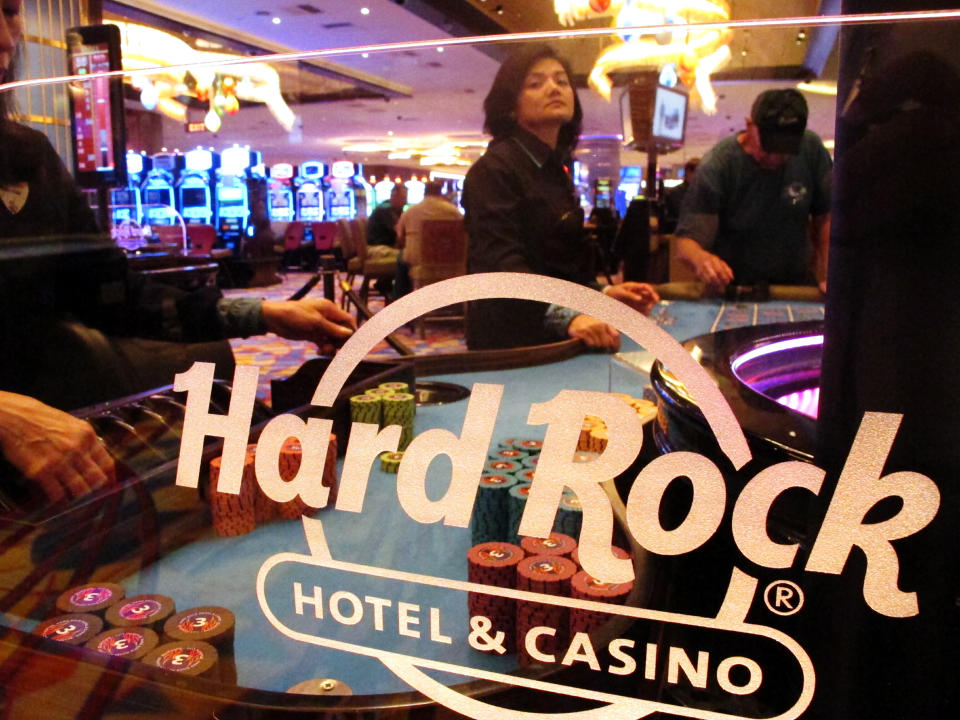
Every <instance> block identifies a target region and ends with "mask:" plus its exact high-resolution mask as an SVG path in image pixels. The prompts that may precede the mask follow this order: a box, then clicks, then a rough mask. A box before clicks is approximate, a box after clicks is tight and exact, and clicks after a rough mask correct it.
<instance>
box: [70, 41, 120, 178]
mask: <svg viewBox="0 0 960 720" xmlns="http://www.w3.org/2000/svg"><path fill="white" fill-rule="evenodd" d="M70 50H71V52H70V72H71V73H72V74H74V75H89V74H91V73H98V72H108V71H109V70H111V67H110V47H109V45H108V44H107V43H99V44H96V45H82V44H76V45H71V46H70ZM70 95H71V97H72V99H73V134H74V143H75V145H74V147H75V151H76V163H77V170H78V172H94V173H96V172H105V171H106V172H112V171H114V170H115V169H116V166H117V163H116V157H115V156H114V142H113V140H114V138H113V123H112V118H111V114H110V110H111V106H110V79H109V78H96V79H94V80H86V81H75V82H72V83H71V84H70Z"/></svg>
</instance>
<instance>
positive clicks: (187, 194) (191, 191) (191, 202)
mask: <svg viewBox="0 0 960 720" xmlns="http://www.w3.org/2000/svg"><path fill="white" fill-rule="evenodd" d="M208 202H209V197H208V192H207V189H206V188H202V187H196V188H192V187H185V188H180V203H181V204H182V205H183V206H184V207H188V206H189V207H198V206H203V207H206V205H207V203H208Z"/></svg>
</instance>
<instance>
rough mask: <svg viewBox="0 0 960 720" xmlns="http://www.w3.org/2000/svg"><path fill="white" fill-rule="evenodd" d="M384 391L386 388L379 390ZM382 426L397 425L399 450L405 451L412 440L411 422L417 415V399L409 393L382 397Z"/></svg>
mask: <svg viewBox="0 0 960 720" xmlns="http://www.w3.org/2000/svg"><path fill="white" fill-rule="evenodd" d="M380 389H381V390H386V388H380ZM382 401H383V426H384V427H386V426H388V425H399V426H400V427H401V431H400V446H399V449H400V450H406V449H407V445H409V444H410V441H411V440H413V420H414V417H415V416H416V414H417V399H416V398H415V397H414V396H413V395H411V394H410V393H391V394H389V395H384V396H383V397H382Z"/></svg>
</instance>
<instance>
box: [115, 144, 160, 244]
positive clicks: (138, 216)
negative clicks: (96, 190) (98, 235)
mask: <svg viewBox="0 0 960 720" xmlns="http://www.w3.org/2000/svg"><path fill="white" fill-rule="evenodd" d="M125 162H126V164H127V184H126V185H123V186H121V187H115V188H111V189H110V223H111V225H113V226H117V225H122V224H123V223H127V224H130V223H137V224H138V225H139V224H140V223H142V222H143V202H142V198H141V195H140V183H142V182H143V179H144V177H145V175H146V173H147V171H149V170H150V168H151V167H152V163H151V161H150V158H149V157H147V156H146V155H143V154H142V153H136V152H133V151H132V150H128V151H127V154H126V157H125Z"/></svg>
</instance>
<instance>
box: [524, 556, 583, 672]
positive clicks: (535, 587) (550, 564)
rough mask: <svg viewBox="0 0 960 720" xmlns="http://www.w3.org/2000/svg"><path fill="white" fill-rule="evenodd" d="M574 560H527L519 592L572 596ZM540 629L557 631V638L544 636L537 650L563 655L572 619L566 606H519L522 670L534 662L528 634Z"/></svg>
mask: <svg viewBox="0 0 960 720" xmlns="http://www.w3.org/2000/svg"><path fill="white" fill-rule="evenodd" d="M576 572H577V566H576V565H575V564H574V562H573V560H571V559H569V558H565V557H561V556H559V555H533V556H528V557H525V558H524V559H523V560H522V561H521V562H520V564H519V565H518V566H517V589H518V590H527V591H529V592H535V593H540V594H543V595H558V596H560V597H566V596H569V595H570V580H571V578H572V577H573V576H574V575H575V574H576ZM537 626H544V627H548V628H551V629H554V628H555V629H556V634H554V635H541V636H539V638H538V639H537V649H538V650H540V652H542V653H545V654H548V655H557V654H562V650H563V648H564V647H565V646H566V643H567V632H568V630H569V615H568V612H567V608H566V607H564V606H563V605H551V604H546V603H540V602H527V601H519V602H518V603H517V660H518V662H519V663H520V665H521V666H523V665H529V664H531V663H532V662H534V660H533V658H531V657H530V655H529V653H528V652H527V649H526V644H525V638H526V636H527V632H528V631H529V630H530V629H532V628H534V627H537Z"/></svg>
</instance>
